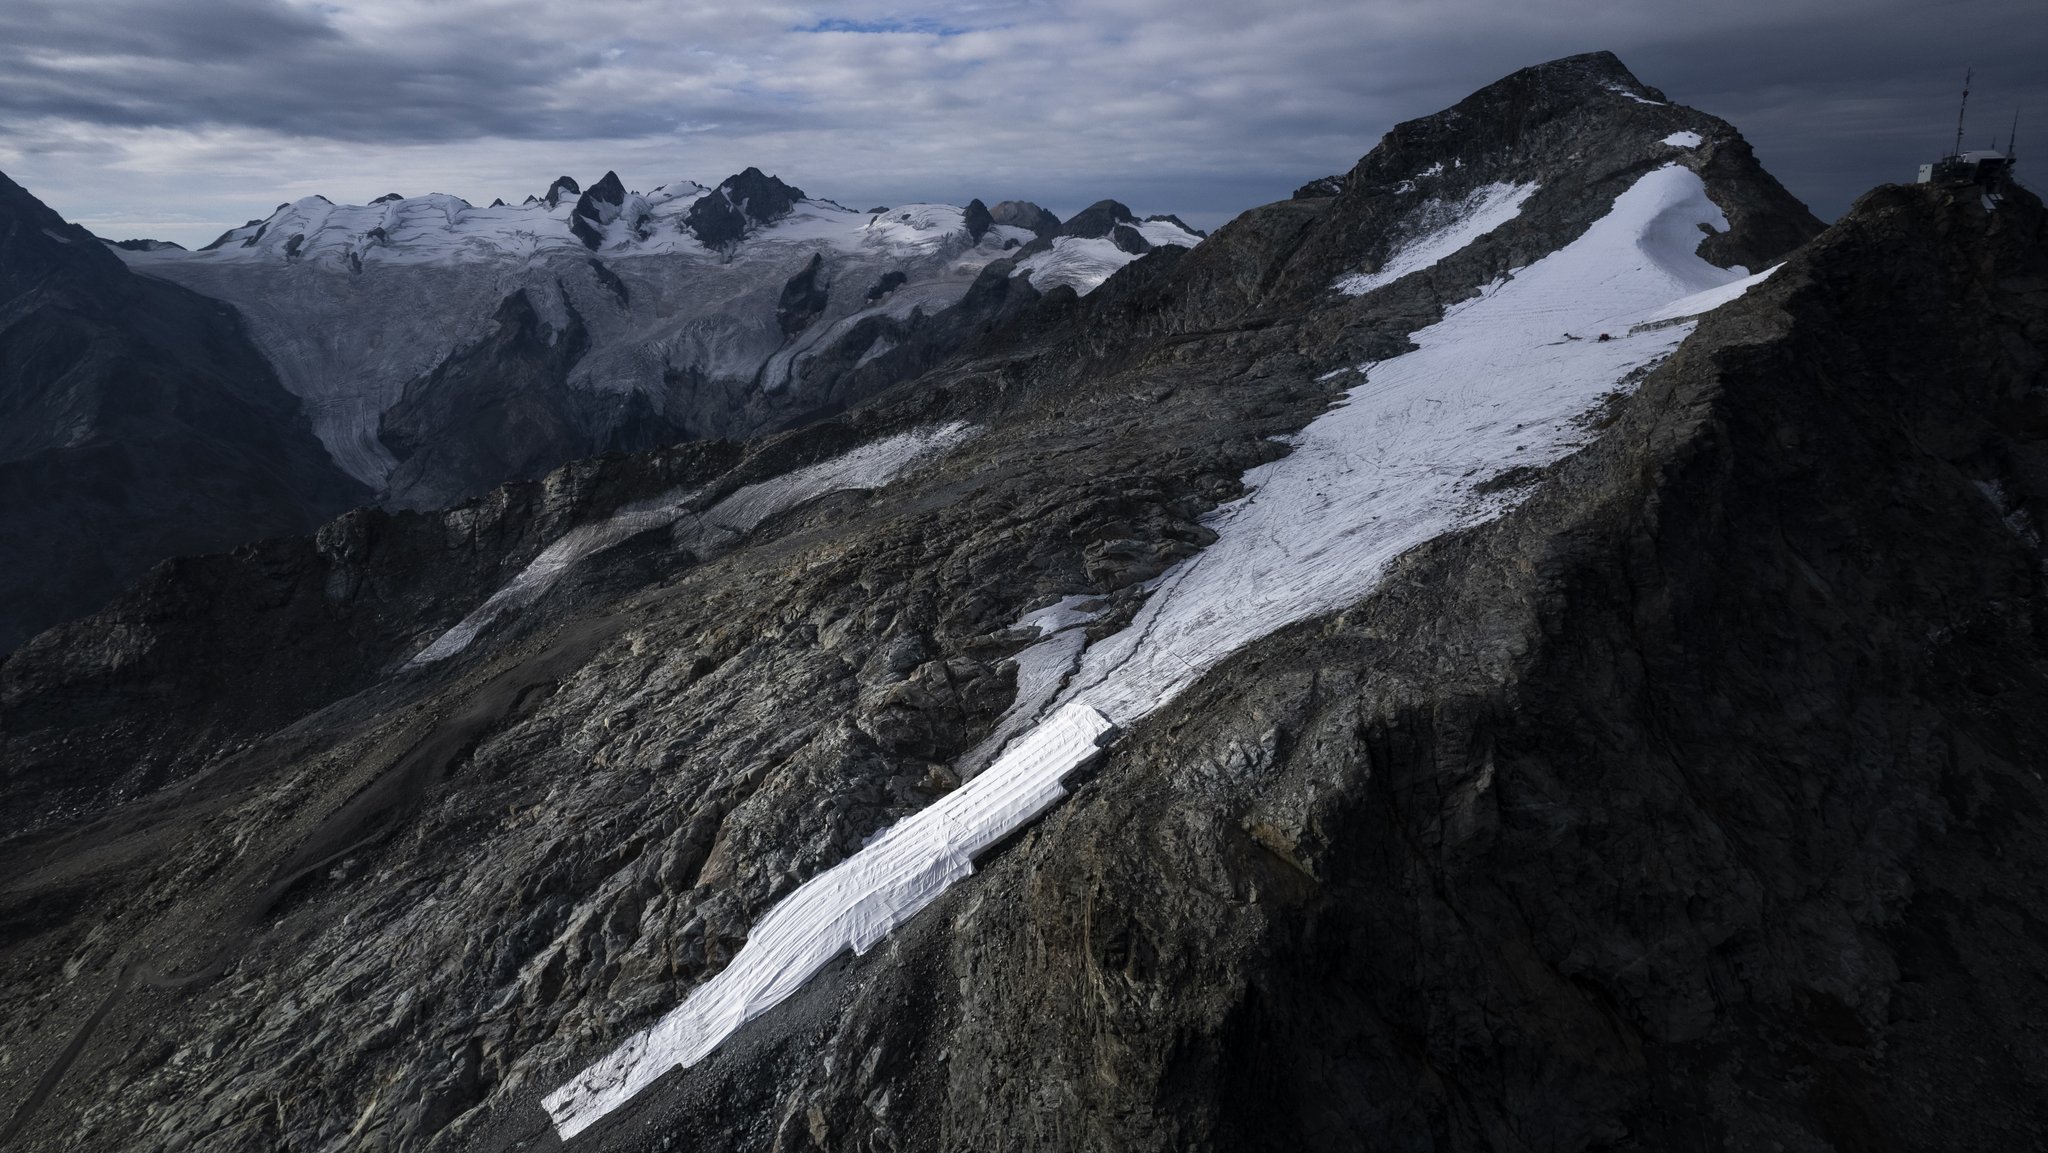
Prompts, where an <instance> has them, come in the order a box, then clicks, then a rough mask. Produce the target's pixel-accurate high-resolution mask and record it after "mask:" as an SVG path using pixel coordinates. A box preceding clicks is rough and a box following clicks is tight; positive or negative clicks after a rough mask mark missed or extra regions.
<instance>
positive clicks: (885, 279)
mask: <svg viewBox="0 0 2048 1153" xmlns="http://www.w3.org/2000/svg"><path fill="white" fill-rule="evenodd" d="M908 279H909V277H907V276H905V275H904V274H903V273H901V272H897V271H893V270H892V271H889V272H885V273H883V274H882V276H881V279H879V280H877V281H875V282H874V283H873V284H871V285H869V286H868V299H869V300H880V299H882V298H883V297H885V296H887V295H889V294H890V293H892V292H894V291H896V290H897V289H899V288H901V287H903V282H904V281H905V280H908Z"/></svg>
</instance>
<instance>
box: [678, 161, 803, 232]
mask: <svg viewBox="0 0 2048 1153" xmlns="http://www.w3.org/2000/svg"><path fill="white" fill-rule="evenodd" d="M803 199H805V197H804V190H803V189H801V188H798V187H796V186H795V185H791V184H785V183H783V182H782V181H781V180H779V179H777V178H776V177H773V176H769V175H767V174H766V173H764V172H762V171H761V170H760V169H758V168H754V167H751V166H750V167H748V168H746V169H744V170H743V171H741V172H738V173H736V174H734V175H732V176H728V177H726V178H725V179H724V180H722V181H720V182H719V185H718V187H717V188H716V189H714V190H713V191H712V192H710V193H709V194H708V195H706V196H703V197H701V198H700V199H699V200H698V201H697V202H696V203H695V204H692V205H691V206H690V212H689V215H688V216H687V217H686V218H685V219H684V222H683V227H684V228H685V229H686V230H687V231H688V232H689V233H690V234H691V235H693V236H695V237H696V238H697V242H698V243H700V244H702V245H703V246H704V247H706V248H723V247H726V246H728V245H732V244H736V243H738V242H739V240H740V239H741V238H742V237H744V236H745V235H746V234H747V233H749V232H751V231H753V230H754V229H756V228H759V227H761V226H762V225H766V224H772V223H774V222H775V221H777V220H780V219H782V218H783V217H785V216H787V215H789V213H790V210H791V209H793V208H795V207H796V204H797V202H798V201H800V200H803Z"/></svg>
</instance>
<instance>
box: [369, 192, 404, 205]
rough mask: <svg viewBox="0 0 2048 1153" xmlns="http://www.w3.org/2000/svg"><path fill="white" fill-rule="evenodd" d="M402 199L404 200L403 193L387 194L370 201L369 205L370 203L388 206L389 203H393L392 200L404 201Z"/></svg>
mask: <svg viewBox="0 0 2048 1153" xmlns="http://www.w3.org/2000/svg"><path fill="white" fill-rule="evenodd" d="M404 199H405V194H404V193H403V192H387V193H385V194H384V195H382V196H379V197H378V198H377V199H375V200H372V201H370V203H372V204H389V203H391V202H392V201H394V200H404Z"/></svg>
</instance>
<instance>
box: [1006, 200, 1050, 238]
mask: <svg viewBox="0 0 2048 1153" xmlns="http://www.w3.org/2000/svg"><path fill="white" fill-rule="evenodd" d="M988 214H989V219H991V220H993V221H994V222H995V223H997V224H1007V225H1010V226H1011V227H1013V228H1028V229H1030V230H1031V231H1033V232H1036V233H1037V234H1039V235H1040V236H1050V235H1052V234H1053V233H1054V232H1055V231H1057V230H1058V229H1059V226H1060V218H1059V217H1057V216H1054V215H1053V214H1052V213H1050V212H1047V211H1046V210H1045V209H1043V208H1040V207H1039V206H1038V205H1036V204H1033V203H1031V202H1030V201H1029V200H1004V201H1000V202H999V203H997V204H996V206H995V207H994V208H991V209H989V210H988Z"/></svg>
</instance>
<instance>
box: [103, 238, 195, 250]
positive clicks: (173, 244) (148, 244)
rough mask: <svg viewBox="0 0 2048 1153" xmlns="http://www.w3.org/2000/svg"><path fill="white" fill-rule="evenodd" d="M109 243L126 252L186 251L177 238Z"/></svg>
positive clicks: (111, 241) (114, 241)
mask: <svg viewBox="0 0 2048 1153" xmlns="http://www.w3.org/2000/svg"><path fill="white" fill-rule="evenodd" d="M107 243H108V244H111V245H113V246H114V247H115V248H119V249H121V250H123V251H125V252H163V251H165V250H167V249H168V250H172V251H176V252H183V251H185V246H184V245H182V244H179V243H178V242H177V241H175V240H109V241H107Z"/></svg>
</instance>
